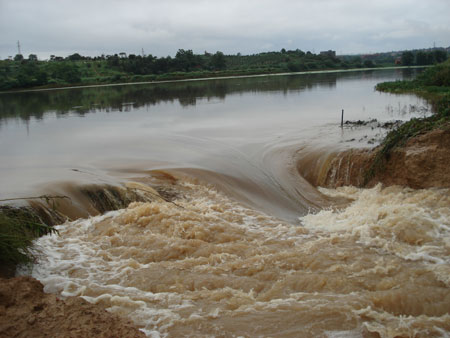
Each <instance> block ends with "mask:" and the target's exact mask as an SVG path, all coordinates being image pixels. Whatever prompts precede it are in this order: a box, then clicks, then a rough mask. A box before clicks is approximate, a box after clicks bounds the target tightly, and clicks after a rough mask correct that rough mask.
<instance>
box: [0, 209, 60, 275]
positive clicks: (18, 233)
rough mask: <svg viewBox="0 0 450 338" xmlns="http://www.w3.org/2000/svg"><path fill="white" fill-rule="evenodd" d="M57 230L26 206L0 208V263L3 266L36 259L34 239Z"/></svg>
mask: <svg viewBox="0 0 450 338" xmlns="http://www.w3.org/2000/svg"><path fill="white" fill-rule="evenodd" d="M52 232H56V230H55V229H54V228H53V227H50V226H47V225H45V224H43V223H42V222H41V220H40V219H39V217H37V216H36V215H34V214H33V213H32V212H31V211H29V210H28V209H26V208H12V207H1V208H0V264H1V265H2V268H11V267H15V266H16V265H17V264H27V263H31V262H33V260H34V254H33V251H32V249H31V244H32V242H33V240H34V239H35V238H37V237H39V236H42V235H44V234H47V233H52Z"/></svg>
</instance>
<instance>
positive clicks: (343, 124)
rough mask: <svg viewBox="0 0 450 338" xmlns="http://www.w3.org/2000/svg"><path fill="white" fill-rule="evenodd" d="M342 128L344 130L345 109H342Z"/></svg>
mask: <svg viewBox="0 0 450 338" xmlns="http://www.w3.org/2000/svg"><path fill="white" fill-rule="evenodd" d="M341 128H344V109H342V115H341Z"/></svg>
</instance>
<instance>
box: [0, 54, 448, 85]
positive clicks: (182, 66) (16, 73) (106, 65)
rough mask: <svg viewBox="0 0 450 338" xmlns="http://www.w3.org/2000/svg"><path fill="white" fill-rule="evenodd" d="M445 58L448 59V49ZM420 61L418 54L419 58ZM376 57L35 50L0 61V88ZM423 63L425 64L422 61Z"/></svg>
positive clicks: (331, 64) (227, 72)
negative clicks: (44, 57)
mask: <svg viewBox="0 0 450 338" xmlns="http://www.w3.org/2000/svg"><path fill="white" fill-rule="evenodd" d="M443 53H444V55H445V58H444V60H445V59H446V58H447V53H446V52H445V51H444V52H443ZM442 57H443V55H441V54H439V57H436V56H434V54H433V58H427V62H428V61H430V62H431V63H435V62H440V61H438V60H441V59H442ZM419 60H421V59H420V57H419ZM394 61H395V60H394V59H393V58H392V59H390V61H389V62H386V60H384V61H383V62H379V60H377V59H373V58H368V57H361V56H347V57H336V54H335V52H333V51H327V52H321V53H320V54H314V53H311V52H309V51H307V52H304V51H301V50H299V49H296V50H285V49H282V50H281V51H280V52H267V53H259V54H253V55H241V54H240V53H238V54H236V55H225V54H224V53H222V52H220V51H218V52H216V53H208V52H204V53H203V54H194V53H193V51H192V50H184V49H180V50H178V52H177V53H176V55H175V57H171V56H167V57H159V58H158V57H155V56H153V55H136V54H129V55H127V54H126V53H119V54H114V55H106V56H105V55H102V56H96V57H86V56H82V55H80V54H78V53H75V54H72V55H69V56H68V57H65V58H63V57H59V56H55V55H51V57H50V60H48V61H39V60H38V58H37V56H36V55H35V54H30V55H29V56H28V58H24V57H23V56H22V55H20V54H18V55H16V56H15V57H14V59H13V60H3V61H0V90H8V89H19V88H31V87H43V86H46V87H54V86H66V85H75V84H101V83H118V82H139V81H159V80H176V79H186V78H204V77H211V76H232V75H250V74H269V73H283V72H299V71H311V70H326V69H348V68H372V67H379V66H387V65H394ZM425 64H427V63H425Z"/></svg>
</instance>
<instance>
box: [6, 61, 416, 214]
mask: <svg viewBox="0 0 450 338" xmlns="http://www.w3.org/2000/svg"><path fill="white" fill-rule="evenodd" d="M411 76H414V72H413V71H410V70H409V71H407V70H379V71H366V72H355V73H325V74H310V75H294V76H275V77H257V78H244V79H242V78H241V79H227V80H212V81H196V82H183V83H172V84H160V85H156V84H155V85H132V86H119V87H101V88H86V89H67V90H54V91H44V92H33V93H16V94H2V95H0V157H1V159H2V161H1V164H0V172H1V175H0V180H1V181H0V184H1V186H2V189H1V192H0V197H1V198H13V197H21V196H29V195H30V194H33V193H34V194H35V193H37V192H39V191H43V190H45V187H46V186H48V183H52V182H53V183H54V182H62V181H71V182H76V183H88V182H96V183H101V182H108V183H112V182H115V181H117V175H124V176H127V175H128V176H129V174H130V173H132V172H135V171H137V170H148V169H167V168H199V169H205V170H208V171H210V172H213V173H216V174H225V175H228V176H231V177H232V178H235V179H238V180H240V181H245V182H247V183H249V184H253V185H256V186H258V187H260V189H262V190H263V194H269V195H272V196H273V198H272V203H269V205H266V206H265V207H270V208H271V205H272V204H273V201H276V204H283V205H284V206H285V207H286V208H287V209H290V210H291V211H293V210H299V200H300V204H301V205H300V209H304V207H303V206H302V205H304V204H305V203H306V201H304V200H303V199H304V198H303V197H302V196H298V193H294V192H289V191H287V190H289V188H288V187H289V186H291V185H292V182H290V181H289V179H288V177H287V176H289V175H286V164H287V163H286V162H288V161H289V160H290V159H289V157H290V156H291V155H292V153H293V151H295V150H296V149H297V148H299V147H300V146H302V145H305V144H307V145H309V146H314V147H318V146H325V147H334V148H336V147H348V146H355V145H356V146H368V144H367V142H366V141H367V140H362V141H361V142H358V140H360V139H361V137H363V136H365V135H368V134H369V133H371V134H376V133H380V132H382V131H381V130H379V129H376V130H375V131H372V130H371V129H370V128H369V130H362V131H361V130H359V131H358V130H354V129H353V130H350V129H346V130H344V131H342V130H341V129H340V128H338V125H339V123H340V115H341V109H345V119H346V120H358V119H362V120H366V119H369V118H377V119H378V120H379V121H388V120H393V119H409V118H411V117H412V116H417V115H423V112H420V111H419V112H417V111H416V112H413V113H411V111H414V110H415V108H421V107H424V105H425V104H424V102H423V101H422V100H420V99H418V98H416V97H414V96H409V95H403V96H394V95H387V94H381V93H378V92H375V91H374V86H375V85H376V84H377V83H378V82H381V81H387V80H395V79H401V78H405V77H406V78H407V77H411ZM365 129H368V128H365ZM352 139H355V142H356V144H355V142H346V141H350V140H352ZM239 185H240V184H239ZM283 186H285V187H284V188H283ZM283 189H284V190H285V191H284V192H283V191H281V190H283ZM250 190H252V189H250ZM264 192H265V193H264ZM242 194H244V195H248V194H249V192H248V191H246V192H242ZM242 194H241V195H242ZM300 194H301V193H300ZM257 195H259V196H255V194H253V196H247V197H248V198H250V199H251V200H257V199H258V198H260V197H261V191H259V192H258V194H257ZM296 195H297V196H296ZM242 197H243V198H244V197H245V196H242ZM306 204H307V203H306ZM280 206H281V205H279V206H277V207H276V208H275V209H277V208H278V207H280ZM271 209H274V208H271ZM273 211H275V210H273ZM284 212H287V210H283V211H281V213H284ZM294 213H295V212H294Z"/></svg>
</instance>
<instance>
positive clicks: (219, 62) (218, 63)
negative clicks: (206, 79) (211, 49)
mask: <svg viewBox="0 0 450 338" xmlns="http://www.w3.org/2000/svg"><path fill="white" fill-rule="evenodd" d="M211 66H212V68H213V69H215V70H222V69H225V67H226V62H225V55H224V54H223V53H222V52H219V51H217V52H216V53H215V54H214V55H213V56H212V57H211Z"/></svg>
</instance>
